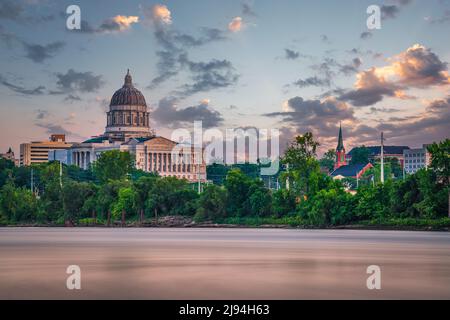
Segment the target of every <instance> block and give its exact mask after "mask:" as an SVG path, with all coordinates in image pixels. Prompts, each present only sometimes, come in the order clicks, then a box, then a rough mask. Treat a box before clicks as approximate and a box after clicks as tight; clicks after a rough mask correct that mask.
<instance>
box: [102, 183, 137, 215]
mask: <svg viewBox="0 0 450 320" xmlns="http://www.w3.org/2000/svg"><path fill="white" fill-rule="evenodd" d="M127 187H130V182H129V181H124V180H122V181H121V180H111V181H109V182H107V183H105V184H103V185H102V186H101V187H100V190H99V191H98V193H97V208H98V209H97V210H98V211H99V212H101V213H102V215H105V214H106V215H107V217H108V215H109V214H110V213H111V212H112V210H113V207H114V205H115V203H116V201H117V198H118V197H119V191H120V189H122V188H127Z"/></svg>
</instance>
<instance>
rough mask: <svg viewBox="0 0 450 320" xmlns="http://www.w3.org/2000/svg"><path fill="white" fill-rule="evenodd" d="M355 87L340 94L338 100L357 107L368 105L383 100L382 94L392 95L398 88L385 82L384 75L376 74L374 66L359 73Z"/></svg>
mask: <svg viewBox="0 0 450 320" xmlns="http://www.w3.org/2000/svg"><path fill="white" fill-rule="evenodd" d="M355 87H356V89H355V90H351V91H348V92H346V93H344V94H342V95H341V96H340V97H339V100H342V101H347V102H350V103H351V104H352V105H354V106H357V107H363V106H370V105H373V104H375V103H377V102H380V101H381V100H383V97H384V96H390V97H394V96H395V93H396V91H398V90H399V87H396V86H395V85H393V84H391V83H389V82H387V81H386V80H385V79H384V77H382V76H377V75H376V68H372V69H369V70H367V71H363V72H361V73H359V74H358V75H357V81H356V83H355Z"/></svg>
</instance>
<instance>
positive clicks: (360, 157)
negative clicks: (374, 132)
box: [350, 146, 370, 164]
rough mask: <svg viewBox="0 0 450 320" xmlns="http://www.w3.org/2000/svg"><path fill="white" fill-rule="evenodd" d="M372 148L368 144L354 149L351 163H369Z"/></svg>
mask: <svg viewBox="0 0 450 320" xmlns="http://www.w3.org/2000/svg"><path fill="white" fill-rule="evenodd" d="M369 155H370V150H369V149H368V148H366V146H362V147H357V148H354V149H353V152H352V160H351V161H350V164H366V163H369Z"/></svg>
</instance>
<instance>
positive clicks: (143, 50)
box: [0, 0, 450, 154]
mask: <svg viewBox="0 0 450 320" xmlns="http://www.w3.org/2000/svg"><path fill="white" fill-rule="evenodd" d="M71 4H72V3H71V2H70V1H58V2H56V1H38V0H36V1H11V0H2V1H0V41H1V45H0V56H1V61H2V62H1V64H2V68H1V70H2V71H1V72H0V93H1V95H2V98H3V99H2V104H1V106H0V112H1V117H0V118H1V120H0V124H1V130H0V133H1V134H2V141H1V143H0V151H1V152H6V151H7V150H8V148H9V147H13V150H14V151H15V153H16V154H18V153H19V148H18V146H19V144H20V143H23V142H29V141H35V140H46V139H47V137H48V136H49V135H50V134H55V133H64V134H66V135H67V139H68V141H82V140H84V139H88V138H89V137H91V136H94V135H98V134H100V133H102V132H103V131H104V129H105V126H106V123H105V116H104V114H105V112H106V110H107V107H108V104H109V100H110V98H111V95H112V93H113V92H114V91H115V90H116V89H117V88H119V87H120V86H121V84H122V83H121V82H122V77H123V74H124V73H125V72H126V70H127V69H128V68H129V69H130V71H131V72H132V74H133V79H134V82H135V83H136V87H137V88H139V89H140V90H141V91H142V93H143V94H144V96H145V99H146V101H147V104H148V106H149V107H150V109H151V114H150V119H151V127H152V128H154V129H155V130H156V131H157V133H158V134H159V135H164V136H170V132H171V130H172V129H174V128H179V127H186V128H188V129H191V128H192V124H193V121H195V120H202V121H203V124H204V126H205V127H210V128H211V127H218V128H220V129H224V128H237V127H244V128H246V127H250V126H255V127H257V128H278V129H280V130H281V133H282V139H281V141H280V146H282V145H283V144H285V143H286V142H287V141H288V140H289V139H291V138H292V137H293V136H294V135H295V134H296V133H297V134H299V133H303V132H305V131H312V132H313V133H314V134H315V135H316V136H317V137H318V138H319V140H320V142H321V143H322V145H323V147H322V149H321V151H325V150H326V149H329V148H335V147H336V137H337V133H338V130H339V123H340V122H342V129H343V135H344V139H345V143H346V145H345V147H346V149H347V150H350V149H351V148H352V147H354V146H356V145H359V144H365V145H373V144H378V140H379V133H380V132H381V131H384V132H385V136H386V138H387V139H388V140H387V142H386V143H387V144H390V145H394V144H401V145H409V146H411V147H419V146H421V145H422V144H425V143H431V142H433V141H439V140H442V139H445V138H447V137H448V136H449V129H448V123H449V122H450V91H449V89H450V76H449V73H448V62H449V61H450V45H449V43H448V39H447V37H448V33H447V32H446V30H448V27H449V24H450V13H449V12H450V1H446V0H441V1H439V0H436V1H430V2H426V3H425V2H422V1H413V0H391V1H384V2H374V3H373V2H372V1H358V2H357V3H350V2H349V3H346V4H341V3H335V2H331V1H330V2H328V1H324V2H321V3H312V2H308V1H281V2H277V4H276V5H275V4H274V3H273V2H269V1H230V2H223V1H222V2H219V1H193V2H189V3H186V2H181V1H159V2H156V1H129V2H127V3H122V2H119V1H108V5H105V2H104V1H95V2H92V1H91V2H88V1H79V2H78V3H76V4H77V5H79V7H80V9H81V18H82V28H81V30H79V31H77V30H72V31H70V30H67V29H66V19H67V17H68V16H69V15H68V14H66V13H65V10H66V8H67V7H68V6H69V5H71ZM371 4H377V5H379V6H380V7H381V12H382V21H381V23H382V26H381V29H380V30H369V29H368V28H367V26H366V20H367V17H368V14H367V13H366V9H367V7H368V6H369V5H371Z"/></svg>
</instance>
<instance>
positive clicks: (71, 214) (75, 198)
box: [62, 180, 95, 225]
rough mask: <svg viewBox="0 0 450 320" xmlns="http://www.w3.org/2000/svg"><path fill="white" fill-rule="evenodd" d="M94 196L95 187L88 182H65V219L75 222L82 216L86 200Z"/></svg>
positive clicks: (63, 192)
mask: <svg viewBox="0 0 450 320" xmlns="http://www.w3.org/2000/svg"><path fill="white" fill-rule="evenodd" d="M94 196H95V188H94V187H93V186H92V185H91V184H89V183H87V182H77V181H73V180H71V181H67V182H65V183H64V184H63V188H62V199H63V201H62V202H63V208H64V219H65V221H68V222H70V223H71V224H72V225H73V224H75V222H76V221H77V220H78V219H80V218H81V217H82V214H83V207H84V205H85V202H86V201H87V200H88V199H90V198H91V197H94Z"/></svg>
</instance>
